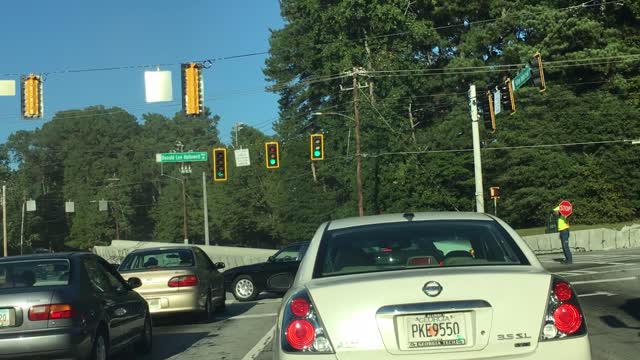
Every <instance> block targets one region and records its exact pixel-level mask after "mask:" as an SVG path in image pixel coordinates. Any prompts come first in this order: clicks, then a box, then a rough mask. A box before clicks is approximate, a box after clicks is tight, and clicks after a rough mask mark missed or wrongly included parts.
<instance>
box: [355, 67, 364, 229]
mask: <svg viewBox="0 0 640 360" xmlns="http://www.w3.org/2000/svg"><path fill="white" fill-rule="evenodd" d="M359 72H360V69H358V68H356V67H354V68H353V114H354V118H355V123H356V124H355V127H356V182H357V185H358V214H359V215H360V216H364V195H363V193H362V153H361V152H360V111H359V109H358V93H359V92H360V87H359V85H358V74H359Z"/></svg>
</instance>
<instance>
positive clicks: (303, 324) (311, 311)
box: [280, 290, 333, 354]
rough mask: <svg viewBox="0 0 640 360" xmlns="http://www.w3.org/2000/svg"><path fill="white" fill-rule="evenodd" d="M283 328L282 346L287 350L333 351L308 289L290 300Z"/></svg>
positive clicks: (294, 351)
mask: <svg viewBox="0 0 640 360" xmlns="http://www.w3.org/2000/svg"><path fill="white" fill-rule="evenodd" d="M281 329H282V332H281V336H280V338H281V339H282V343H281V346H282V349H283V350H284V351H286V352H291V353H296V352H302V351H304V352H305V353H325V354H326V353H333V346H332V345H331V341H330V340H329V336H328V335H327V332H326V330H325V327H324V325H323V324H322V319H321V317H320V314H319V313H318V310H317V309H316V308H315V306H314V304H313V302H312V301H311V298H310V296H309V294H308V293H307V291H306V290H301V291H298V292H297V293H295V294H294V295H293V296H292V297H291V298H290V299H289V300H288V303H287V305H286V306H285V311H284V317H283V324H282V327H281Z"/></svg>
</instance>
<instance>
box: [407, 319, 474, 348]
mask: <svg viewBox="0 0 640 360" xmlns="http://www.w3.org/2000/svg"><path fill="white" fill-rule="evenodd" d="M404 318H405V326H406V327H405V329H406V334H407V335H406V338H407V339H406V343H405V344H406V347H407V348H409V349H420V348H434V347H442V346H463V345H467V344H468V340H467V334H466V330H467V326H466V317H465V313H441V314H420V315H410V316H405V317H404Z"/></svg>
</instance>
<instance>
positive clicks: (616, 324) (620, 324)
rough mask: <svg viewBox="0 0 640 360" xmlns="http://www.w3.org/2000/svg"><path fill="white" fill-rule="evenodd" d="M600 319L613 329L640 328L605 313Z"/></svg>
mask: <svg viewBox="0 0 640 360" xmlns="http://www.w3.org/2000/svg"><path fill="white" fill-rule="evenodd" d="M600 320H602V322H603V323H605V324H606V325H607V326H608V327H610V328H613V329H632V330H640V327H633V326H629V325H627V324H626V323H625V322H624V321H622V320H620V319H618V318H617V317H615V316H613V315H604V316H600Z"/></svg>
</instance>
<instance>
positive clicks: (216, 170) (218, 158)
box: [213, 148, 227, 181]
mask: <svg viewBox="0 0 640 360" xmlns="http://www.w3.org/2000/svg"><path fill="white" fill-rule="evenodd" d="M213 181H227V149H225V148H216V149H213Z"/></svg>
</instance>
